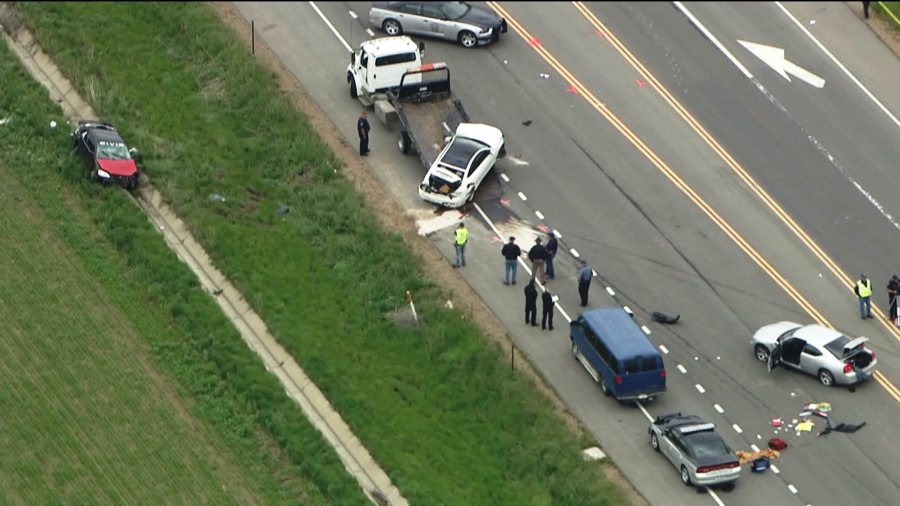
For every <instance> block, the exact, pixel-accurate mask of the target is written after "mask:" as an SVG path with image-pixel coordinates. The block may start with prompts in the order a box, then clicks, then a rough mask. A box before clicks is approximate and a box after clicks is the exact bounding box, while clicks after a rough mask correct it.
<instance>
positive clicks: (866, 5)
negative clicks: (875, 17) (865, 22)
mask: <svg viewBox="0 0 900 506" xmlns="http://www.w3.org/2000/svg"><path fill="white" fill-rule="evenodd" d="M862 4H863V16H865V17H866V19H869V2H867V1H864V2H863V3H862Z"/></svg>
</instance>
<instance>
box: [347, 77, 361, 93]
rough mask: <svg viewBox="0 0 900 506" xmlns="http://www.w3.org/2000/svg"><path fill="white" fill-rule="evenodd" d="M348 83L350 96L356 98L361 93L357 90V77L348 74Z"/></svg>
mask: <svg viewBox="0 0 900 506" xmlns="http://www.w3.org/2000/svg"><path fill="white" fill-rule="evenodd" d="M347 84H349V85H350V98H356V97H358V96H359V93H358V92H357V91H356V79H354V78H353V76H347Z"/></svg>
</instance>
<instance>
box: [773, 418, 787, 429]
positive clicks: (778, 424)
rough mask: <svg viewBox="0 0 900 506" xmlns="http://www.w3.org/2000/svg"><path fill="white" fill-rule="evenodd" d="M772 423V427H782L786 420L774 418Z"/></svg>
mask: <svg viewBox="0 0 900 506" xmlns="http://www.w3.org/2000/svg"><path fill="white" fill-rule="evenodd" d="M770 423H771V424H772V427H781V426H782V425H783V424H784V420H782V419H781V418H773V419H772V421H771V422H770Z"/></svg>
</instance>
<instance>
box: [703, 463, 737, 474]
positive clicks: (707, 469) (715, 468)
mask: <svg viewBox="0 0 900 506" xmlns="http://www.w3.org/2000/svg"><path fill="white" fill-rule="evenodd" d="M740 465H741V464H740V462H728V463H727V464H716V465H714V466H700V467H698V468H697V474H702V473H708V472H710V471H718V470H719V469H732V468H735V467H740Z"/></svg>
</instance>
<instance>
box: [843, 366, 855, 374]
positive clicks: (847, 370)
mask: <svg viewBox="0 0 900 506" xmlns="http://www.w3.org/2000/svg"><path fill="white" fill-rule="evenodd" d="M852 370H853V364H844V374H846V373H849V372H850V371H852Z"/></svg>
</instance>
